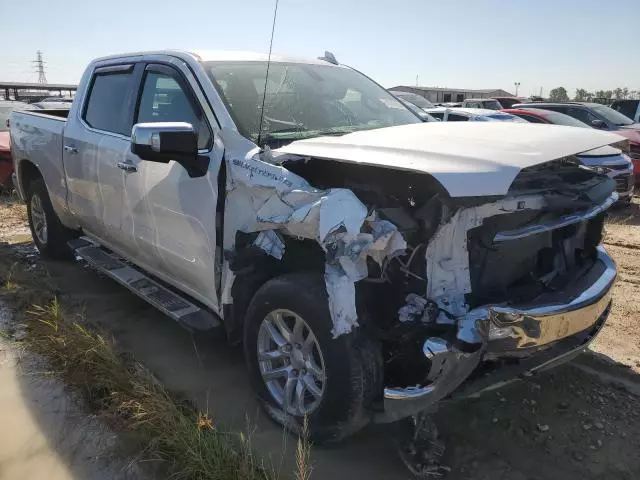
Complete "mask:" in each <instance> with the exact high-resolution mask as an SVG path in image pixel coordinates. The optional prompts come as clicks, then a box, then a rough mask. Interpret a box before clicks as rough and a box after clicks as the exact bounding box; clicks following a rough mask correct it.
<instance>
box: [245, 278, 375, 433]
mask: <svg viewBox="0 0 640 480" xmlns="http://www.w3.org/2000/svg"><path fill="white" fill-rule="evenodd" d="M332 327H333V322H332V320H331V316H330V314H329V307H328V298H327V293H326V289H325V285H324V281H323V278H322V276H321V275H318V274H311V273H297V274H287V275H283V276H280V277H277V278H274V279H272V280H269V281H268V282H267V283H265V284H264V285H263V286H262V287H261V288H260V289H259V290H258V292H257V293H256V294H255V296H254V297H253V299H252V301H251V304H250V305H249V308H248V310H247V314H246V317H245V324H244V350H245V358H246V361H247V365H248V368H249V374H250V377H251V383H252V386H253V388H254V390H255V391H256V393H257V395H258V397H259V399H260V401H261V403H262V405H263V406H264V408H265V410H266V411H267V413H268V414H269V415H270V416H271V418H273V419H274V420H275V421H277V422H278V423H280V424H281V425H283V426H285V427H286V428H288V429H290V430H292V431H294V433H298V434H300V433H301V432H302V424H303V421H304V418H305V417H306V418H307V419H308V423H309V434H310V437H311V439H312V440H313V441H314V442H315V443H323V442H335V441H338V440H341V439H342V438H344V437H346V436H348V435H350V434H352V433H355V432H356V431H357V430H359V429H360V428H362V427H363V426H364V425H366V423H367V422H368V420H369V414H368V412H367V407H368V406H369V404H370V403H371V401H372V398H371V397H372V392H375V391H379V390H377V388H375V387H373V386H372V383H373V382H377V381H379V379H380V371H381V364H380V362H377V361H375V362H366V363H365V361H364V359H370V358H372V357H375V358H377V357H379V349H378V347H377V344H375V343H374V342H371V341H363V340H362V337H363V334H362V332H358V331H354V332H352V333H350V334H346V335H341V336H339V337H338V338H335V339H334V338H332V335H331V329H332ZM364 350H366V351H367V354H364Z"/></svg>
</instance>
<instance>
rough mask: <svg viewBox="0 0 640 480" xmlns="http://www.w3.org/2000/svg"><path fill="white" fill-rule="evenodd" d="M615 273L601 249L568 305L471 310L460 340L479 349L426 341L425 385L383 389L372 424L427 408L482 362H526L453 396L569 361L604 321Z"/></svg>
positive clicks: (552, 302)
mask: <svg viewBox="0 0 640 480" xmlns="http://www.w3.org/2000/svg"><path fill="white" fill-rule="evenodd" d="M616 273H617V272H616V266H615V263H614V262H613V260H612V259H611V257H609V255H608V254H607V253H606V251H605V250H604V248H602V247H601V246H600V247H598V250H597V258H596V260H595V262H594V264H593V266H592V267H591V269H590V270H589V271H588V272H586V274H585V275H583V276H582V277H581V279H579V280H577V281H576V282H575V285H573V286H572V287H573V292H571V291H570V289H569V293H570V295H569V298H571V299H570V300H568V301H567V300H566V298H567V294H566V292H563V295H564V298H565V301H564V302H562V301H560V300H559V298H557V296H556V298H554V294H549V295H543V296H541V297H540V298H538V299H537V300H536V302H535V304H531V305H488V306H483V307H479V308H476V309H473V310H471V311H469V312H468V313H467V314H465V315H464V316H463V317H462V318H461V319H459V321H458V338H459V339H464V340H465V341H467V342H472V343H479V344H480V347H479V348H478V349H477V350H476V351H474V352H472V353H466V352H462V351H460V350H458V349H457V348H456V347H455V346H454V345H452V344H451V343H450V342H447V341H445V340H443V339H441V338H435V337H434V338H428V339H427V340H426V341H425V343H424V346H423V353H424V355H425V357H426V358H427V359H428V360H429V361H430V362H431V368H430V371H429V373H428V376H427V379H426V380H427V382H425V383H426V385H424V386H415V387H407V388H386V389H385V390H384V412H383V413H381V414H380V415H379V416H378V417H377V418H376V420H377V421H379V422H392V421H395V420H397V419H400V418H403V417H406V416H409V415H413V414H415V413H417V412H420V411H423V410H425V409H428V408H429V407H430V406H432V405H434V404H435V403H436V402H438V401H440V400H442V399H443V398H445V397H447V396H449V395H450V394H451V393H452V392H453V391H454V390H455V389H457V388H458V387H459V386H460V385H461V384H462V383H463V382H464V381H465V380H466V379H467V378H468V377H469V375H470V374H471V373H472V372H473V371H474V370H475V369H476V367H477V366H478V364H479V363H480V362H481V361H483V360H491V359H496V358H508V357H511V358H521V359H524V360H523V361H521V362H519V366H518V367H517V368H515V369H509V370H508V372H507V371H504V372H503V375H502V377H497V378H495V379H493V381H491V380H489V382H487V381H486V380H487V379H478V380H476V381H473V382H471V383H470V384H469V385H468V386H466V388H463V389H460V391H459V392H456V395H457V394H461V395H464V394H466V395H469V394H471V393H475V392H477V391H479V390H482V389H484V388H487V387H488V386H490V385H491V384H493V383H498V382H500V381H502V380H504V373H508V375H510V376H511V377H512V378H514V377H517V376H518V375H519V374H523V373H526V372H532V371H537V370H541V369H544V368H548V367H550V366H552V365H556V364H558V363H561V362H563V361H567V360H569V359H571V358H573V357H574V356H575V355H577V354H578V353H580V352H581V351H582V350H583V349H584V348H585V347H586V346H587V345H588V344H589V343H590V342H591V341H592V340H593V338H594V337H595V335H596V333H597V332H598V330H599V329H600V327H601V326H602V324H603V323H604V321H605V320H606V318H607V316H608V314H609V310H610V304H611V288H612V286H613V283H614V281H615V278H616ZM476 382H477V383H478V386H476V388H474V386H473V384H474V383H476ZM463 392H464V393H463Z"/></svg>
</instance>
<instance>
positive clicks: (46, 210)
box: [27, 178, 74, 259]
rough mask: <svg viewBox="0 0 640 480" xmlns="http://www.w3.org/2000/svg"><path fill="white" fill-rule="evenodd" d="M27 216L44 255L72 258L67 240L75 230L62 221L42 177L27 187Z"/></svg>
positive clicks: (35, 241) (34, 237) (33, 235)
mask: <svg viewBox="0 0 640 480" xmlns="http://www.w3.org/2000/svg"><path fill="white" fill-rule="evenodd" d="M27 218H28V220H29V228H30V229H31V236H32V237H33V241H34V243H35V244H36V247H38V250H39V251H40V253H42V255H44V256H46V257H49V258H54V259H68V258H70V256H71V252H70V250H69V247H68V245H67V242H68V241H69V240H70V239H71V238H73V236H74V232H73V231H72V230H70V229H68V228H66V227H65V226H64V225H62V223H61V222H60V219H59V218H58V216H57V215H56V212H55V211H54V210H53V206H52V205H51V200H50V199H49V192H47V187H46V185H45V183H44V180H42V179H41V178H38V179H35V180H33V181H32V182H31V183H30V184H29V186H28V187H27Z"/></svg>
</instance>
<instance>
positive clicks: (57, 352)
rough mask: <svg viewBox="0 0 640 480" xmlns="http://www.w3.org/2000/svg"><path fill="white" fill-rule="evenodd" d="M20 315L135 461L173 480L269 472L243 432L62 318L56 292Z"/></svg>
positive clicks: (238, 479)
mask: <svg viewBox="0 0 640 480" xmlns="http://www.w3.org/2000/svg"><path fill="white" fill-rule="evenodd" d="M25 320H26V321H25V328H26V334H27V335H26V336H25V339H24V341H25V342H26V344H27V345H28V346H30V347H31V348H32V349H33V350H35V351H36V352H37V353H39V354H41V355H43V356H44V357H46V358H47V359H48V360H49V362H50V364H51V367H52V368H53V369H54V370H55V371H57V372H59V373H60V374H62V376H63V378H64V379H65V382H66V383H67V384H69V385H71V386H73V387H74V388H75V389H77V390H78V391H79V392H80V393H81V395H82V397H83V398H84V399H85V401H86V403H87V406H88V407H89V408H90V409H91V410H93V411H95V412H97V413H100V414H101V415H103V416H106V417H108V419H109V420H111V422H113V423H115V424H116V425H117V426H118V427H119V430H123V431H125V432H126V433H127V437H128V439H129V440H132V441H133V442H134V444H135V446H136V448H137V449H138V450H139V451H140V458H141V459H144V460H152V461H159V462H161V463H162V466H163V468H166V470H167V473H168V475H169V476H170V477H171V478H175V479H224V480H226V479H229V480H232V479H233V480H253V479H267V478H268V477H269V476H268V474H267V472H266V470H265V468H264V466H263V465H262V464H261V462H260V461H258V460H257V459H256V457H255V455H254V454H253V453H252V451H251V448H250V445H249V442H248V441H247V436H245V435H244V434H242V433H231V432H225V431H223V430H221V429H220V428H219V427H218V426H217V425H215V423H214V421H213V419H212V418H211V417H210V415H209V414H208V413H207V412H199V411H197V410H196V409H195V408H193V407H192V406H191V405H190V404H189V403H187V402H185V401H181V400H180V399H177V398H175V396H173V395H171V394H170V393H169V392H167V391H166V390H165V389H164V388H163V387H162V385H160V384H159V383H158V382H157V381H156V380H155V379H154V378H153V377H152V376H151V375H150V374H149V373H148V372H147V371H146V370H145V368H144V367H143V366H142V365H140V364H139V363H136V362H134V361H132V360H131V359H130V358H127V357H126V356H123V355H120V354H119V353H117V352H116V350H115V349H114V346H113V344H112V343H111V342H110V341H109V340H108V339H107V337H105V336H104V335H103V334H101V333H98V332H95V331H93V330H92V329H91V328H89V327H88V326H87V324H86V323H85V322H84V321H83V320H82V318H80V317H76V318H73V316H71V318H69V316H68V315H66V314H65V312H64V311H63V309H62V307H61V305H60V302H59V301H58V300H57V298H54V300H53V301H51V302H50V303H49V304H47V305H45V306H33V307H32V308H31V309H30V310H29V311H27V312H26V318H25ZM307 478H308V477H305V480H306V479H307Z"/></svg>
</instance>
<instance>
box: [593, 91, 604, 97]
mask: <svg viewBox="0 0 640 480" xmlns="http://www.w3.org/2000/svg"><path fill="white" fill-rule="evenodd" d="M595 97H596V98H604V90H597V91H596V93H595Z"/></svg>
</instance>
